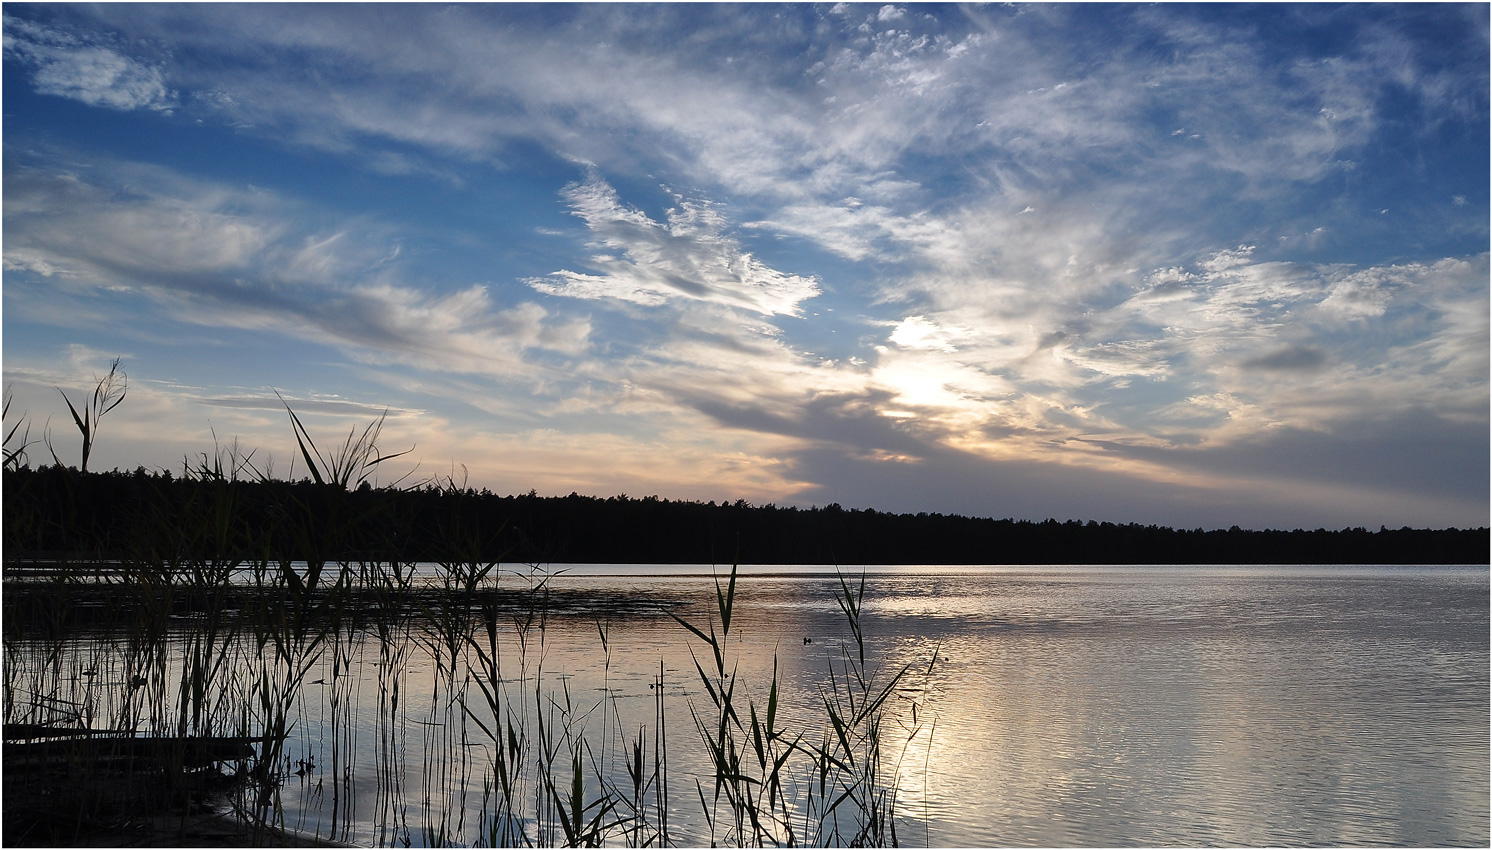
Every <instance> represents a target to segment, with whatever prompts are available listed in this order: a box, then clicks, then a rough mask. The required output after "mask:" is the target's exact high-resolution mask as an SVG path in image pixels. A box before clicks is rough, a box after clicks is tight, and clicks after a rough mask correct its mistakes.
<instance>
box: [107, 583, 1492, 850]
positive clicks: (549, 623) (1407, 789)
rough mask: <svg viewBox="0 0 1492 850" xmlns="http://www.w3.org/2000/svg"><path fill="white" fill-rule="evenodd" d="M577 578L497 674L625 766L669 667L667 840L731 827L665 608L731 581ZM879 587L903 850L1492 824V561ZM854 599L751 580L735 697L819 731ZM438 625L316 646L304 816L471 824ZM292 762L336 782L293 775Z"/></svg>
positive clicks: (353, 831)
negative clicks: (780, 702)
mask: <svg viewBox="0 0 1492 850" xmlns="http://www.w3.org/2000/svg"><path fill="white" fill-rule="evenodd" d="M559 569H562V570H563V571H562V572H561V573H560V574H559V575H556V576H554V577H553V578H551V579H550V580H549V588H550V592H549V596H548V600H549V601H548V606H547V612H546V619H545V620H544V622H543V625H544V627H543V628H542V629H541V630H532V631H531V632H530V634H529V637H528V639H527V643H526V644H523V645H521V646H520V645H517V643H516V640H517V639H516V630H515V629H513V628H512V627H511V626H510V625H505V626H504V628H503V630H502V640H503V641H504V643H505V649H504V650H503V651H504V653H505V656H504V676H505V677H507V676H511V679H509V680H507V681H505V683H504V686H505V687H508V688H511V689H514V691H515V692H516V693H520V694H527V695H528V701H529V703H532V702H533V700H532V697H533V695H534V694H541V695H542V698H543V700H544V701H546V703H547V704H549V705H560V704H564V705H568V706H569V709H568V710H567V713H568V716H569V717H571V718H572V719H574V727H573V731H575V732H576V733H577V734H583V735H585V736H586V745H587V747H589V748H590V749H589V753H590V759H591V761H592V764H593V765H594V766H595V767H596V769H599V770H600V771H602V772H604V773H606V774H607V775H609V776H613V777H619V776H621V775H622V774H623V771H624V768H623V764H622V763H623V756H622V753H623V752H624V751H625V750H624V742H623V740H622V737H621V736H622V735H626V736H628V737H630V736H632V735H635V733H636V731H637V730H638V729H651V728H652V724H653V721H654V718H655V713H654V707H655V705H656V703H655V700H654V697H655V696H656V694H657V693H658V692H657V691H654V690H653V689H652V688H651V687H650V686H651V685H653V684H654V683H655V681H656V677H658V676H659V675H660V674H661V675H662V677H663V680H664V683H665V684H664V689H663V691H662V693H664V695H665V697H664V713H665V718H666V723H667V734H666V739H667V747H668V769H669V784H668V787H669V789H670V806H669V826H670V832H671V835H672V838H673V840H674V841H675V842H677V843H680V844H684V845H697V844H707V843H709V840H710V833H709V831H708V827H707V825H706V824H705V822H704V820H703V818H702V816H701V807H700V802H699V799H698V797H697V796H696V793H695V790H694V789H695V786H694V779H695V777H701V778H702V779H703V781H704V782H705V783H706V787H707V788H708V787H709V781H710V780H709V777H710V775H711V773H710V770H709V767H708V762H707V759H706V758H705V754H704V750H703V747H702V745H701V743H700V738H699V734H698V732H697V731H696V729H695V727H694V723H693V721H692V720H691V716H690V704H691V703H693V704H695V705H701V704H703V703H704V701H705V700H706V699H707V698H706V696H705V694H704V693H703V691H702V689H701V687H700V685H699V677H698V674H697V673H696V670H695V666H694V664H695V662H694V658H693V656H692V655H691V651H694V652H707V650H704V649H703V647H702V646H701V645H700V644H699V641H698V640H696V639H693V638H691V637H690V636H689V634H688V633H687V632H686V631H685V630H684V629H683V628H681V627H680V626H679V625H678V624H677V623H676V622H675V621H674V620H673V619H672V617H671V616H670V612H673V613H677V614H679V615H681V616H683V617H684V618H686V619H688V620H690V621H692V622H696V623H699V624H702V625H703V624H705V623H707V622H708V621H709V619H710V615H711V613H712V612H713V608H714V592H715V591H714V588H715V585H714V580H713V578H712V577H711V572H710V568H709V567H678V566H657V567H650V566H618V565H580V566H571V567H564V568H559ZM852 574H853V576H854V580H855V581H858V579H859V576H860V575H861V573H860V572H858V571H855V572H853V573H852ZM524 580H525V579H523V578H521V577H519V576H512V577H507V576H505V577H504V578H503V579H502V581H503V582H507V583H510V584H511V583H514V582H518V583H521V582H523V581H524ZM864 580H865V594H864V599H865V606H864V615H863V618H862V625H863V627H864V630H865V634H866V636H867V648H868V651H869V659H868V661H869V663H870V666H871V667H872V668H875V669H880V670H882V671H890V670H894V669H899V668H901V667H902V666H904V665H910V670H911V672H910V673H909V674H908V676H907V678H906V680H905V682H906V687H905V688H904V689H902V690H901V691H898V692H897V693H896V695H895V696H894V697H893V698H892V699H891V700H890V701H889V702H888V703H887V711H888V715H889V717H888V720H887V723H886V735H885V738H886V740H887V741H888V745H889V746H888V752H887V758H888V759H889V760H891V761H892V762H893V763H894V764H895V765H897V767H898V770H897V779H896V782H897V787H898V791H899V794H898V809H897V813H898V815H897V819H896V822H897V833H898V837H899V838H900V840H901V842H902V843H904V844H913V845H924V844H925V845H932V846H1132V845H1146V846H1152V845H1292V846H1298V845H1461V846H1487V845H1488V844H1489V840H1492V836H1489V794H1492V790H1489V758H1492V754H1489V729H1492V716H1489V687H1492V685H1489V645H1492V639H1489V599H1488V586H1489V576H1488V568H1487V567H1485V566H1477V567H1371V566H1364V567H988V568H948V567H915V566H909V567H873V568H866V569H865V571H864ZM838 589H839V579H838V578H837V577H836V575H835V572H834V570H833V568H827V567H812V566H803V567H791V568H782V567H768V568H743V578H742V579H741V580H740V584H739V586H738V589H737V598H736V606H735V610H736V617H735V620H734V622H733V623H732V625H731V630H730V640H729V642H728V650H729V652H730V653H731V654H732V656H733V658H734V659H735V663H737V664H739V675H740V679H741V681H742V682H744V683H745V684H744V685H743V688H745V689H746V692H745V693H744V694H741V696H742V697H748V696H749V697H751V698H753V699H755V700H756V701H757V702H758V704H759V705H764V704H765V702H766V696H767V689H768V687H769V683H770V681H771V677H772V673H773V669H774V665H775V667H776V670H777V675H778V676H779V678H780V681H781V682H782V686H783V693H784V695H785V696H784V701H785V703H786V704H785V705H784V707H783V711H782V714H783V716H784V718H785V719H784V720H783V721H781V723H782V724H785V725H786V726H788V727H789V728H792V729H796V730H800V731H803V732H805V733H806V734H809V735H811V736H817V735H819V734H821V730H822V729H824V728H825V725H826V724H825V721H824V719H823V712H822V707H821V704H820V703H819V700H820V699H821V696H820V695H821V694H822V693H823V692H824V690H825V689H828V688H831V687H832V683H831V681H830V671H831V670H837V671H842V670H843V666H842V665H843V660H844V653H845V651H846V647H847V646H848V645H849V634H848V630H847V629H846V627H845V618H844V616H843V615H842V613H841V612H840V610H839V605H838V603H837V601H836V591H837V590H838ZM509 613H510V614H512V616H514V617H516V616H517V615H518V614H519V613H520V612H509ZM418 620H419V618H415V620H414V621H412V623H411V624H406V626H404V627H403V628H404V631H402V632H400V633H398V634H397V635H395V636H394V637H393V638H389V637H388V635H387V634H386V635H385V636H384V637H383V639H380V638H379V637H378V635H377V634H375V631H374V629H373V627H372V626H367V625H365V626H364V627H361V628H360V629H359V630H356V631H354V632H352V633H348V634H345V635H344V636H343V637H341V638H340V639H339V640H338V641H337V642H336V644H335V651H332V647H331V646H328V647H327V648H326V649H325V650H324V651H322V655H321V656H319V657H318V658H317V659H316V661H315V664H316V666H315V668H314V669H313V670H312V671H311V672H310V673H309V674H308V675H307V676H306V684H305V685H304V686H303V688H302V689H301V692H300V693H299V695H298V696H297V698H296V699H297V709H296V710H297V715H296V716H295V717H294V718H293V721H294V726H293V728H292V732H291V739H290V741H289V742H288V743H287V746H286V753H287V756H286V758H287V763H286V775H285V784H284V786H283V787H282V788H281V789H280V800H281V802H282V804H283V807H284V815H285V822H286V823H287V825H289V826H292V827H297V828H300V829H303V830H306V831H308V832H313V833H317V834H320V835H323V836H326V835H330V836H332V837H334V838H337V839H339V840H343V841H350V842H353V843H357V844H365V845H369V844H380V845H394V844H399V845H402V844H405V843H406V842H407V843H410V844H417V845H418V844H427V843H431V842H433V841H436V840H437V838H438V835H437V833H436V832H435V831H434V830H435V827H432V824H440V823H443V824H444V825H445V826H446V828H447V830H448V835H447V840H451V841H456V842H465V843H471V842H474V841H476V840H477V835H478V831H477V829H476V824H477V823H478V821H479V819H480V814H481V808H482V805H481V804H482V799H481V798H482V790H483V784H484V781H488V780H490V777H491V776H492V770H491V764H492V758H493V750H492V748H491V746H490V742H489V741H487V740H486V739H485V736H484V735H483V734H482V733H481V731H480V729H479V728H478V721H483V722H487V723H490V721H491V717H490V714H488V715H485V716H484V715H483V714H482V712H481V710H480V709H478V710H477V711H475V712H474V713H472V714H465V713H463V712H461V711H460V710H459V709H458V710H456V711H454V712H453V711H452V709H451V705H452V702H451V700H450V699H449V697H450V691H451V689H452V687H455V688H460V687H465V688H467V698H468V699H467V702H468V704H478V703H480V702H481V700H480V698H479V695H478V693H477V690H476V686H475V685H474V684H473V683H472V681H471V680H469V679H468V678H467V676H466V673H465V670H464V668H463V667H462V665H461V664H460V663H458V665H457V667H458V673H457V674H456V675H455V676H454V677H453V678H443V674H442V673H441V671H440V667H439V666H438V662H437V661H436V658H437V656H438V652H437V649H436V644H437V643H438V641H437V640H434V639H432V635H433V634H434V632H433V631H432V630H431V629H429V628H426V627H423V626H421V625H420V623H419V622H418ZM508 622H509V623H511V622H512V620H509V621H508ZM603 635H604V636H605V639H604V640H603ZM82 651H86V652H94V653H96V652H98V651H99V650H98V649H86V648H85V650H82ZM250 657H251V656H250ZM334 659H335V660H334ZM80 663H84V664H97V660H96V659H93V658H90V659H87V660H85V661H83V662H80ZM836 675H838V674H836ZM79 681H80V682H82V681H83V680H81V679H79ZM116 690H124V689H123V686H122V685H121V687H120V688H118V689H116ZM391 698H392V699H391ZM550 700H553V702H547V701H550ZM914 700H916V701H917V702H918V711H917V714H916V716H915V717H914V716H913V715H912V711H911V707H912V705H913V701H914ZM533 719H534V718H532V717H530V718H529V720H530V721H532V720H533ZM608 730H610V731H608ZM618 730H620V731H618ZM293 759H304V760H307V761H313V762H314V764H315V768H314V769H313V770H310V771H305V772H304V775H293V774H292V773H291V770H292V769H293V765H294V764H295V763H296V762H292V761H290V760H293ZM560 838H562V836H560Z"/></svg>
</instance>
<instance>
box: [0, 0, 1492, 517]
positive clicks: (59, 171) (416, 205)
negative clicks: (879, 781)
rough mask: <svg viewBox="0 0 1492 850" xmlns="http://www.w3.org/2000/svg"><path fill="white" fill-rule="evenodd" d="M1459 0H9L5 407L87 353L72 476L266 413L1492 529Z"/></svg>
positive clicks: (327, 442) (454, 471)
mask: <svg viewBox="0 0 1492 850" xmlns="http://www.w3.org/2000/svg"><path fill="white" fill-rule="evenodd" d="M1488 10H1489V6H1488V5H1487V4H1484V3H1469V4H1447V5H1435V4H1420V3H1409V4H1354V5H1321V4H1299V5H1297V4H1266V5H1257V6H1240V5H1227V4H1201V5H1171V4H1159V5H1130V4H1118V5H1094V4H1078V5H1046V4H1036V5H972V6H945V5H922V4H884V5H883V4H837V5H806V4H791V5H775V4H744V5H675V4H659V5H650V4H599V5H579V4H536V5H527V4H492V5H486V4H476V5H436V4H415V5H391V4H376V5H369V6H360V5H344V4H330V5H299V4H268V5H232V4H216V3H212V4H190V3H188V4H170V5H159V6H157V5H138V4H104V5H97V6H94V5H71V4H58V5H53V4H22V3H7V4H5V6H4V25H3V31H4V65H3V98H4V99H3V145H4V148H3V170H4V184H3V193H4V194H3V203H4V214H3V254H4V279H3V377H4V385H5V391H6V393H8V394H9V395H10V396H11V397H12V399H13V401H12V404H11V409H10V411H9V412H8V414H7V421H6V428H7V430H8V429H9V428H10V427H11V425H12V424H13V423H16V422H20V421H24V422H26V423H27V424H29V425H30V427H31V434H32V439H33V440H35V439H36V438H37V437H39V436H43V435H47V434H50V437H51V445H52V449H53V450H55V451H56V454H57V457H58V458H59V459H61V460H63V461H64V462H66V463H69V464H76V463H77V462H78V453H79V442H80V440H79V437H78V434H77V432H76V429H75V428H74V426H73V423H72V421H71V417H70V415H69V414H68V412H67V407H66V403H65V402H64V400H63V394H64V393H65V394H68V395H69V397H70V398H72V399H73V400H74V403H79V402H81V401H82V399H83V398H84V394H85V393H86V392H87V391H88V390H90V389H91V387H92V386H93V385H94V382H95V381H96V380H97V379H98V378H101V377H102V376H103V375H104V374H106V373H107V372H108V369H109V364H110V362H111V361H112V360H113V359H114V358H116V357H117V358H121V363H122V368H123V369H124V370H125V372H126V373H127V375H128V394H127V396H126V399H125V401H124V402H123V403H122V404H121V405H120V406H119V407H118V408H116V409H115V410H113V411H112V412H110V413H109V414H108V415H107V417H106V418H104V419H103V420H101V421H100V423H99V429H98V437H97V440H96V444H95V448H94V450H93V457H92V459H91V460H90V463H89V466H90V468H91V469H95V470H107V469H112V468H116V467H117V468H121V469H127V470H128V469H134V468H136V467H138V466H144V467H146V468H147V469H171V470H174V471H176V472H177V473H180V471H181V470H182V468H183V466H184V464H186V463H189V462H191V461H193V460H200V459H201V458H202V457H203V456H204V455H205V456H208V457H211V456H212V455H213V454H214V453H215V452H219V451H226V450H227V449H228V448H229V447H231V446H234V445H236V446H238V447H239V449H240V450H242V451H244V452H247V451H249V450H252V451H253V456H252V458H253V462H254V464H255V466H256V467H257V468H258V469H259V470H260V471H262V472H267V473H268V474H272V475H276V476H279V477H284V476H287V475H294V476H297V477H299V476H300V475H303V474H305V466H304V463H303V462H300V461H299V459H298V458H297V457H296V450H295V443H294V439H293V435H292V431H291V426H290V421H289V417H288V416H287V414H286V410H285V406H284V404H282V402H281V398H283V399H284V400H285V403H288V404H289V405H290V406H291V407H292V408H293V409H294V410H295V411H296V413H297V414H298V415H299V416H300V417H301V419H302V420H303V421H304V422H305V425H306V427H307V429H308V430H309V432H310V434H311V436H312V437H313V439H314V440H315V441H316V442H317V443H318V444H319V445H321V446H323V447H326V448H330V447H332V446H335V445H336V444H338V443H340V442H341V441H342V440H343V439H344V438H346V437H347V436H348V434H349V433H350V432H351V431H353V430H354V429H356V430H359V431H360V430H361V429H362V428H363V427H365V426H367V425H368V424H369V423H370V422H372V421H374V420H375V419H377V418H378V417H379V416H380V415H384V414H385V412H386V418H385V419H384V420H383V427H382V431H381V440H380V445H381V447H382V448H383V449H384V450H385V451H389V452H395V451H404V450H410V451H409V454H407V455H404V456H403V457H401V458H399V459H397V460H396V461H390V462H389V463H388V464H386V465H385V466H383V467H381V468H380V469H379V470H378V477H377V478H376V479H375V481H376V482H377V483H380V484H386V483H391V482H392V481H393V480H395V479H397V478H398V477H399V476H400V475H403V474H405V473H412V474H411V477H410V478H406V479H405V481H406V482H410V481H418V480H424V479H430V478H432V477H435V478H439V479H441V480H454V481H455V482H457V483H459V484H464V485H466V486H471V487H476V488H483V487H485V488H489V489H491V490H492V491H493V492H497V493H526V492H529V491H530V490H533V491H536V492H538V493H539V494H541V495H564V494H568V493H570V492H579V493H582V494H586V495H596V496H603V497H604V496H611V495H617V494H627V495H629V496H631V497H641V496H645V495H658V496H661V497H664V498H669V499H688V500H697V501H701V502H704V501H722V500H723V501H731V502H734V501H736V500H740V499H744V500H746V501H748V502H750V503H752V504H758V505H759V504H766V503H775V504H777V505H779V506H786V505H800V506H807V505H826V504H829V503H839V504H842V505H843V506H845V507H854V508H867V507H871V508H876V509H878V510H888V511H896V512H918V511H928V512H943V513H959V514H965V515H972V516H991V517H997V518H1003V517H1012V518H1016V519H1033V520H1041V519H1046V518H1048V517H1053V518H1057V519H1061V520H1066V519H1080V520H1090V519H1093V520H1100V521H1110V522H1139V523H1146V524H1150V523H1155V524H1160V525H1168V526H1175V527H1187V528H1191V527H1205V528H1217V527H1228V526H1231V525H1235V524H1236V525H1240V526H1242V527H1245V528H1317V527H1325V528H1343V527H1355V526H1364V527H1368V528H1373V529H1376V528H1378V527H1379V526H1380V525H1386V526H1388V527H1390V528H1398V527H1401V526H1406V525H1407V526H1413V527H1434V528H1443V527H1449V526H1457V527H1468V526H1483V525H1487V524H1488V514H1489V473H1488V471H1489V452H1488V446H1489V418H1488V413H1489V396H1488V376H1489V364H1488V356H1489V336H1488V325H1489V321H1488V317H1489V304H1488V292H1489V275H1488V247H1489V232H1488V219H1489V198H1488V188H1489V179H1492V178H1489V169H1488V163H1489V156H1492V154H1489V130H1488V128H1489V114H1488V90H1489V75H1488V68H1489V49H1488V45H1489V32H1488ZM28 459H29V461H30V462H31V463H32V464H33V465H36V464H41V463H50V462H52V458H51V455H50V453H49V450H48V449H47V448H46V444H45V443H44V442H37V443H35V444H33V445H31V446H30V448H29V450H28ZM400 464H403V466H400Z"/></svg>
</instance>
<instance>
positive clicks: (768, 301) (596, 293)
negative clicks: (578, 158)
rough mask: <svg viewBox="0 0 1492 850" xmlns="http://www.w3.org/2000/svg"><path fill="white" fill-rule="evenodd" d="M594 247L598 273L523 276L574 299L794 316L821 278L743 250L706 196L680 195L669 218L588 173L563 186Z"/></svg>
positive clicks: (816, 289)
mask: <svg viewBox="0 0 1492 850" xmlns="http://www.w3.org/2000/svg"><path fill="white" fill-rule="evenodd" d="M565 195H566V198H567V199H568V200H569V201H570V204H571V207H572V208H573V210H574V213H575V215H576V216H578V217H580V218H581V219H582V220H584V221H585V223H586V226H587V227H588V228H590V231H591V233H592V241H591V243H590V246H591V247H592V248H593V249H595V250H598V251H602V252H604V253H598V254H595V255H592V256H591V257H590V258H589V264H590V265H591V266H593V267H594V268H596V269H597V270H599V271H601V272H602V273H601V274H599V275H594V274H584V273H577V272H571V271H558V272H555V273H554V274H553V275H551V276H550V277H548V278H537V279H533V280H530V281H528V283H529V285H530V286H532V287H533V288H535V289H537V290H538V291H540V292H545V293H548V294H551V295H562V296H568V297H573V298H616V299H619V300H622V301H630V302H632V303H636V304H644V305H659V304H664V303H667V302H670V301H677V300H694V301H704V302H709V303H715V304H722V305H726V306H730V307H738V308H742V309H746V310H751V311H754V312H757V313H761V314H764V315H774V314H782V315H798V314H799V313H800V312H801V311H800V310H799V306H798V305H799V303H800V302H802V301H804V300H806V299H809V298H812V297H814V296H816V295H818V294H819V287H818V283H817V282H816V281H815V280H814V279H812V278H807V277H801V276H799V275H793V274H787V273H784V272H780V271H777V270H776V269H773V268H771V267H769V266H767V265H765V264H764V263H762V262H761V261H759V260H757V259H756V258H755V257H753V256H752V255H751V254H750V253H749V252H746V251H744V250H742V249H741V247H740V245H739V243H737V242H736V241H735V240H734V239H733V238H731V237H730V236H729V235H727V233H726V222H725V220H724V217H723V216H722V215H721V214H720V212H719V211H718V210H717V209H715V208H714V207H713V206H711V205H710V204H708V203H705V202H698V201H686V200H683V199H678V200H677V206H675V207H674V208H673V209H671V210H669V211H668V221H667V222H666V223H660V222H655V221H653V220H652V219H650V218H648V216H647V215H646V214H645V213H643V212H642V211H641V210H638V209H636V208H633V207H628V206H625V205H624V204H623V203H622V202H621V199H620V198H619V197H618V196H617V193H616V190H614V189H613V188H612V187H611V186H609V185H608V184H606V182H605V181H603V180H601V179H600V178H599V177H597V176H595V175H592V176H591V177H590V178H588V179H587V180H586V181H585V182H583V183H580V184H576V185H574V186H571V187H570V188H569V189H568V190H567V191H566V192H565Z"/></svg>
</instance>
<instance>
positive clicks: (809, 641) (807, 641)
mask: <svg viewBox="0 0 1492 850" xmlns="http://www.w3.org/2000/svg"><path fill="white" fill-rule="evenodd" d="M810 643H813V638H803V645H804V646H807V645H809V644H810Z"/></svg>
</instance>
